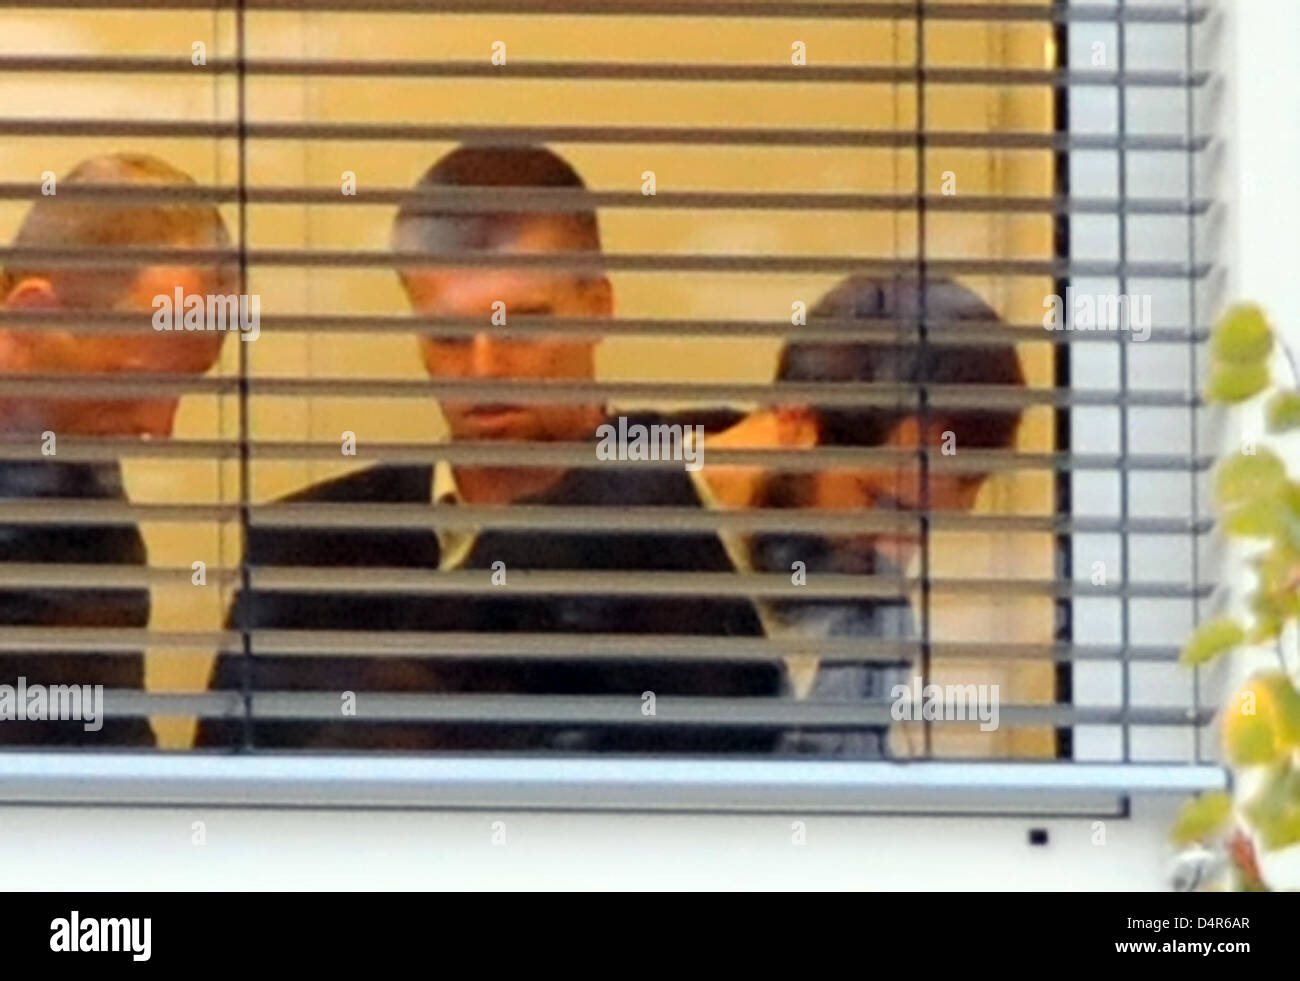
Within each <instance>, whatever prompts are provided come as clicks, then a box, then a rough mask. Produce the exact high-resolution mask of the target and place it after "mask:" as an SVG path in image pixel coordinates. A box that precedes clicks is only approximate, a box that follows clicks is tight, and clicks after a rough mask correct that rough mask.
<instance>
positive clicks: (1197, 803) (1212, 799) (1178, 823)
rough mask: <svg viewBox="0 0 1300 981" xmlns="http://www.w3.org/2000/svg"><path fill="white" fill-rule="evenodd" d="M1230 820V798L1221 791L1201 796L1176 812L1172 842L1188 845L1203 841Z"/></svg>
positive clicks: (1221, 828)
mask: <svg viewBox="0 0 1300 981" xmlns="http://www.w3.org/2000/svg"><path fill="white" fill-rule="evenodd" d="M1231 818H1232V797H1231V796H1229V795H1228V794H1226V793H1224V792H1223V791H1221V790H1216V791H1214V792H1213V793H1209V794H1202V795H1201V796H1200V797H1195V798H1193V799H1192V800H1189V801H1188V802H1187V803H1185V804H1184V805H1183V806H1182V809H1181V810H1180V811H1179V812H1178V818H1177V820H1175V821H1174V830H1173V839H1174V842H1175V843H1176V844H1179V845H1190V844H1192V843H1193V842H1196V841H1205V840H1206V839H1207V838H1211V837H1213V836H1214V835H1215V834H1217V833H1218V832H1220V831H1222V830H1223V829H1224V827H1226V826H1227V824H1228V821H1229V820H1231Z"/></svg>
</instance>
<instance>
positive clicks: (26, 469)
mask: <svg viewBox="0 0 1300 981" xmlns="http://www.w3.org/2000/svg"><path fill="white" fill-rule="evenodd" d="M41 498H48V499H51V500H55V499H61V500H105V501H111V500H121V499H123V493H122V481H121V472H120V470H119V469H118V467H117V465H116V464H107V465H94V466H92V465H84V464H68V463H56V462H53V461H50V462H44V461H41V462H27V461H20V462H5V463H0V500H31V499H41ZM0 561H2V562H13V563H23V564H34V563H74V564H81V565H100V564H116V565H144V564H145V562H146V559H145V548H144V540H143V539H142V538H141V537H140V532H139V530H138V529H137V528H136V527H135V526H134V525H68V524H56V523H54V522H49V523H32V524H3V523H0ZM148 624H149V592H148V590H146V589H139V588H135V587H131V588H124V589H109V588H81V587H76V586H72V587H67V588H37V587H33V588H23V589H13V588H8V589H0V627H134V628H144V627H146V626H148ZM19 677H24V678H26V680H27V684H28V686H31V685H34V684H42V685H73V684H76V685H103V686H104V687H105V689H113V688H127V689H136V690H142V689H143V688H144V657H143V655H142V654H141V653H139V652H132V653H126V654H123V653H103V652H98V653H96V652H90V653H86V652H81V653H74V652H71V651H44V650H39V651H17V650H12V649H10V650H6V649H5V647H4V641H3V639H0V684H4V685H16V684H17V682H18V678H19ZM153 743H154V738H153V732H152V730H151V729H150V727H149V723H148V720H147V719H144V718H134V719H131V718H117V719H114V718H107V719H105V720H104V726H103V728H102V729H100V730H99V731H97V732H87V731H86V730H85V726H84V724H83V723H82V722H79V721H66V722H49V721H42V722H30V721H23V722H18V721H0V746H90V747H105V748H107V747H114V746H133V747H139V746H152V745H153Z"/></svg>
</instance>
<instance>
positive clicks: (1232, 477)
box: [1214, 449, 1287, 511]
mask: <svg viewBox="0 0 1300 981" xmlns="http://www.w3.org/2000/svg"><path fill="white" fill-rule="evenodd" d="M1286 486H1287V481H1286V465H1285V464H1283V463H1282V461H1281V459H1280V458H1279V457H1278V456H1277V454H1275V453H1273V452H1272V451H1271V450H1266V449H1259V450H1257V451H1256V452H1254V453H1235V454H1233V455H1232V456H1230V457H1228V458H1226V459H1225V460H1224V461H1223V462H1222V463H1220V464H1219V470H1218V473H1217V474H1216V475H1215V482H1214V500H1215V503H1216V504H1217V505H1218V506H1219V507H1220V508H1221V509H1222V510H1225V511H1229V510H1232V509H1234V508H1238V507H1241V506H1242V505H1245V504H1249V503H1250V502H1252V501H1257V500H1259V499H1261V498H1269V497H1274V496H1280V495H1281V494H1282V493H1283V492H1284V491H1285V489H1286Z"/></svg>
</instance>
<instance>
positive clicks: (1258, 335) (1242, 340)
mask: <svg viewBox="0 0 1300 981" xmlns="http://www.w3.org/2000/svg"><path fill="white" fill-rule="evenodd" d="M1212 350H1213V352H1214V356H1215V357H1216V358H1217V359H1219V360H1220V361H1230V362H1233V363H1235V364H1248V363H1253V362H1258V361H1262V360H1263V359H1264V358H1266V357H1268V355H1269V353H1270V352H1271V351H1272V350H1273V328H1272V327H1270V326H1269V324H1268V318H1267V317H1265V316H1264V311H1263V310H1261V309H1260V308H1259V307H1257V306H1255V304H1253V303H1241V304H1238V305H1236V306H1234V307H1231V308H1229V309H1228V311H1227V312H1226V313H1225V314H1224V315H1223V316H1222V317H1221V318H1220V319H1219V322H1218V324H1217V325H1216V326H1215V328H1214V343H1213V347H1212Z"/></svg>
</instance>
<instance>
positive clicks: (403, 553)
mask: <svg viewBox="0 0 1300 981" xmlns="http://www.w3.org/2000/svg"><path fill="white" fill-rule="evenodd" d="M431 494H432V472H431V470H430V469H429V468H411V467H379V468H373V469H370V470H366V471H362V472H359V473H355V474H349V475H347V476H345V477H342V478H339V479H337V480H332V481H328V482H326V483H323V484H320V485H317V486H315V487H312V488H309V489H308V490H306V491H303V492H301V493H299V494H296V495H294V496H293V497H292V498H290V500H291V501H297V502H302V501H319V502H367V503H393V504H397V503H407V504H410V503H419V504H427V503H429V502H430V500H431ZM519 503H520V504H524V505H534V506H541V507H544V506H556V505H582V504H591V505H598V506H626V507H637V506H675V507H692V506H698V505H699V500H698V498H697V496H696V494H695V491H694V488H693V486H692V484H691V482H690V479H689V476H688V475H687V474H686V473H685V472H684V471H682V470H659V469H649V468H639V469H627V468H614V467H608V466H606V467H598V468H591V469H581V470H572V471H569V472H568V473H567V474H566V475H565V477H564V478H563V479H562V480H561V481H560V482H559V483H558V484H557V485H555V486H554V487H552V488H551V489H550V490H548V491H547V492H545V493H544V494H541V495H539V496H537V497H535V498H531V499H529V500H526V501H521V502H519ZM248 554H249V561H250V562H251V564H252V566H253V567H254V568H256V567H265V566H289V565H292V566H311V567H318V568H324V567H334V568H338V567H388V568H392V567H401V568H417V569H425V570H436V569H437V568H438V564H439V550H438V541H437V538H436V536H435V535H434V534H433V533H432V531H431V530H430V531H423V530H414V529H413V530H409V531H396V532H385V531H365V530H362V531H324V532H321V531H315V530H298V529H289V528H275V527H261V528H256V529H253V531H252V533H251V535H250V541H249V549H248ZM495 562H503V563H504V564H505V570H506V576H507V585H505V586H500V587H493V586H492V585H490V576H491V572H490V570H491V569H492V567H493V563H495ZM460 568H461V569H466V570H484V587H483V590H482V591H481V592H477V593H475V594H472V595H464V594H427V593H426V594H408V595H401V594H393V593H384V594H374V593H362V592H355V593H352V592H334V593H306V592H303V593H259V594H256V595H255V596H254V597H253V598H252V599H251V601H250V600H249V599H247V598H244V597H240V598H239V599H238V600H237V602H236V607H235V609H234V610H233V612H232V615H231V623H232V625H234V626H239V625H240V623H241V621H242V623H243V625H244V626H245V627H246V628H248V629H262V630H266V629H281V630H331V629H338V630H363V631H389V630H401V631H429V632H470V633H494V634H508V633H537V634H585V633H616V634H678V635H701V636H702V637H704V638H707V637H716V636H755V637H757V636H762V627H761V625H760V621H759V619H758V616H757V614H756V613H755V611H754V609H753V606H752V605H751V604H750V602H749V601H748V600H744V599H725V598H709V597H701V596H672V597H654V596H610V595H604V596H602V595H581V596H564V595H555V596H545V595H540V596H539V595H523V594H520V593H512V592H511V591H510V588H509V581H510V580H509V576H510V575H512V574H518V573H519V572H523V571H527V570H568V571H581V570H592V571H595V570H601V571H661V572H686V571H696V572H730V571H732V567H731V564H730V561H729V560H728V558H727V555H726V552H725V550H724V549H723V547H722V544H721V542H720V541H719V539H718V538H717V536H716V535H714V534H712V533H670V532H665V531H659V530H647V531H634V532H630V533H622V532H618V533H611V532H590V533H578V532H566V531H527V530H524V531H513V530H494V529H489V530H484V531H482V532H481V533H480V534H479V535H478V537H477V539H476V540H475V543H474V546H473V548H472V550H471V552H470V554H469V556H468V557H467V559H466V560H465V562H464V563H463V564H462V565H461V567H460ZM245 669H247V670H248V676H247V679H246V680H247V682H248V684H249V685H250V686H251V689H252V690H280V691H315V692H329V693H331V694H334V693H339V692H343V691H353V692H357V693H358V695H359V696H360V693H362V692H367V691H370V692H410V693H422V692H429V693H462V694H472V693H498V694H516V695H520V694H526V695H624V696H628V697H629V706H630V711H632V712H634V713H635V714H636V715H638V716H639V715H640V704H641V700H640V699H641V694H642V693H643V692H646V691H653V692H655V694H656V697H659V696H663V695H700V696H713V697H723V696H757V695H776V694H777V693H778V691H779V688H780V672H779V669H778V667H777V666H776V665H773V664H742V663H739V662H725V661H720V660H718V659H716V658H714V659H712V660H710V659H709V642H708V640H707V639H703V640H702V641H701V643H700V657H699V658H698V659H691V660H680V659H679V660H668V659H664V660H648V661H647V660H641V659H637V660H632V659H602V660H577V659H563V658H557V659H547V660H537V659H525V658H523V657H520V658H517V659H516V658H510V657H508V656H506V657H494V658H491V659H489V658H474V657H466V656H459V657H444V658H405V657H378V658H375V657H371V658H362V657H329V658H320V657H313V658H310V659H308V658H304V657H276V656H274V651H273V649H270V650H268V649H267V648H265V647H264V646H263V647H261V648H259V653H258V654H257V655H256V656H254V657H252V658H250V659H249V660H248V663H247V664H245V663H243V659H242V658H240V657H238V656H231V655H227V656H224V657H222V658H220V659H219V661H218V664H217V666H216V669H215V672H214V687H215V688H219V689H239V688H241V686H242V685H243V684H244V682H245V676H244V670H245ZM360 697H364V696H360ZM362 714H363V713H362V712H361V711H360V710H359V711H358V718H357V719H354V720H350V721H348V722H345V723H342V724H321V723H294V722H278V721H276V722H267V723H262V722H259V723H257V725H256V727H255V729H254V730H253V731H252V732H251V736H252V743H253V744H254V745H255V746H275V747H284V748H289V747H331V748H362V747H365V748H409V749H427V750H435V749H445V750H469V749H509V750H530V749H567V750H581V751H606V752H609V751H628V752H634V751H637V752H639V751H663V752H669V751H671V752H691V751H706V752H717V751H723V750H728V749H733V750H748V751H755V752H762V751H766V749H767V748H768V747H769V746H770V743H771V741H772V738H773V737H772V735H771V734H770V733H764V732H760V731H756V730H752V729H739V728H728V727H702V726H696V727H690V726H672V727H670V726H668V725H666V724H660V723H653V722H651V723H646V722H644V721H640V720H637V721H634V722H633V723H632V724H630V725H616V726H609V725H594V724H593V725H582V726H575V725H565V726H555V725H552V726H545V725H533V724H524V723H517V724H493V723H491V722H490V721H488V720H483V721H482V722H479V723H477V724H475V723H467V724H454V725H453V724H447V723H437V724H431V723H419V724H416V723H401V724H387V723H368V722H362V721H360V716H361V715H362ZM247 735H250V733H247V732H244V727H243V725H242V724H241V723H229V722H224V723H223V722H218V721H215V720H213V721H208V722H205V723H204V724H203V725H202V726H201V728H200V735H199V745H205V746H214V745H226V746H229V745H232V744H236V743H238V742H239V741H240V740H241V739H242V738H244V737H245V736H247Z"/></svg>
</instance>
